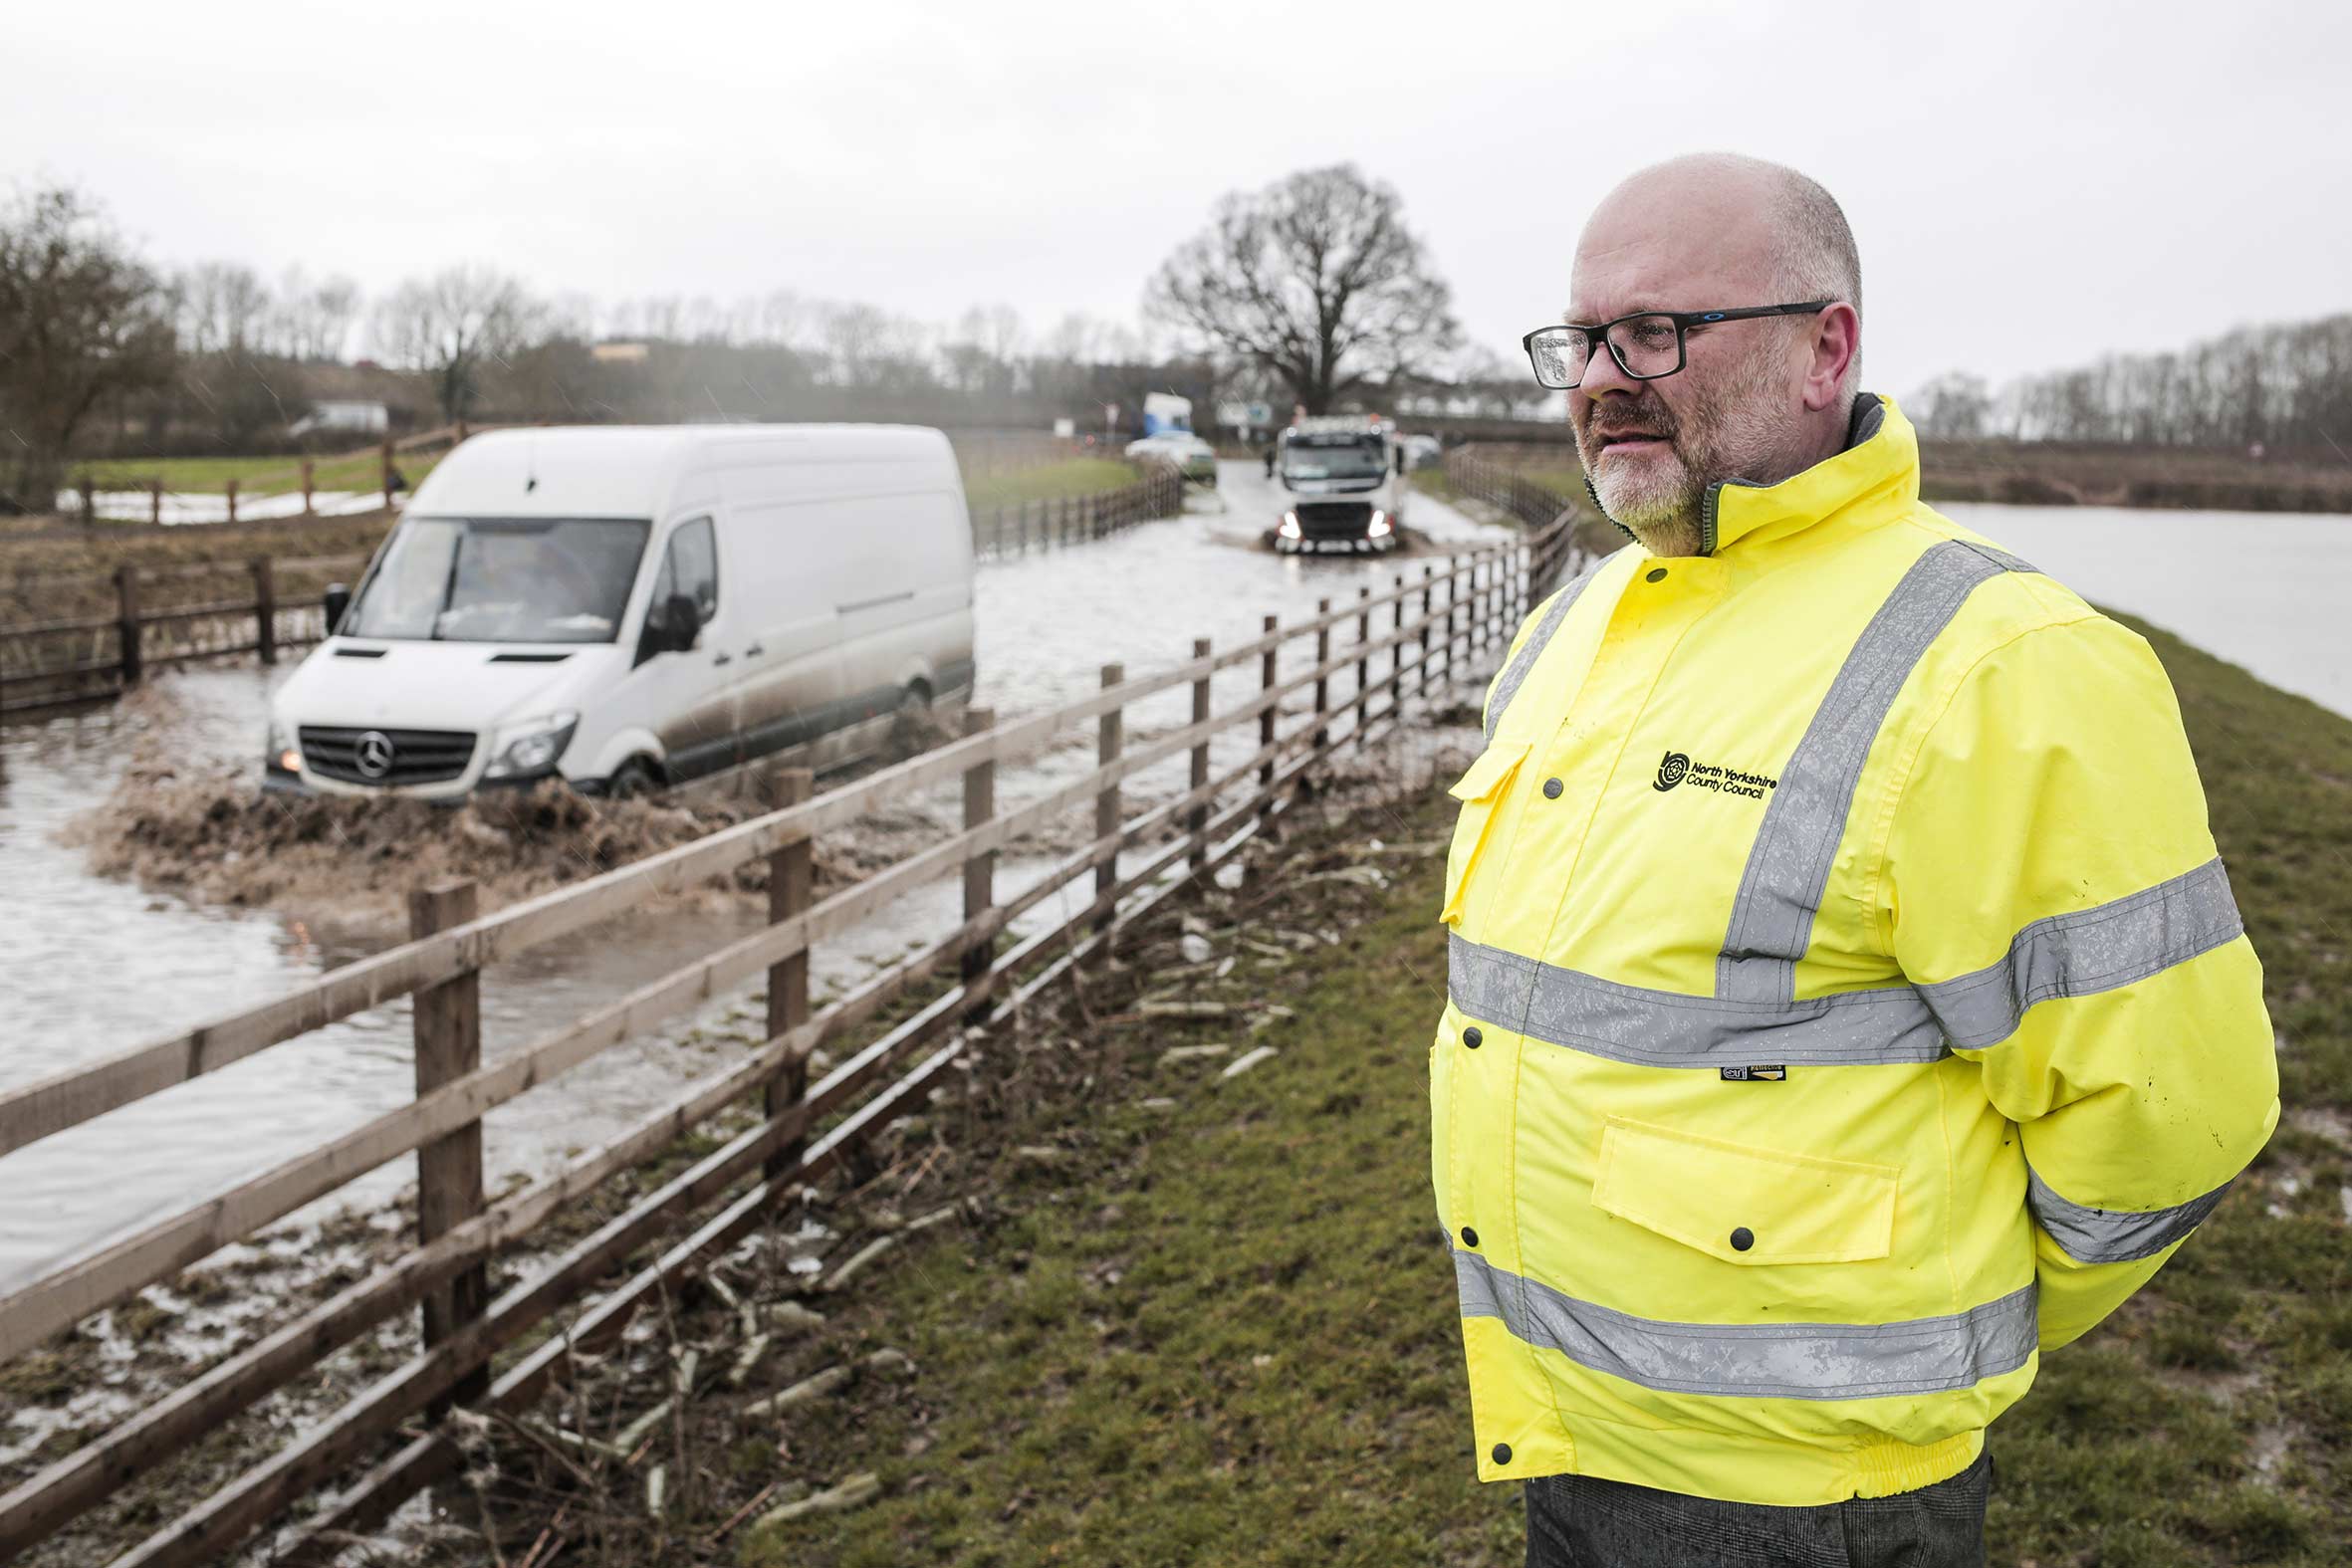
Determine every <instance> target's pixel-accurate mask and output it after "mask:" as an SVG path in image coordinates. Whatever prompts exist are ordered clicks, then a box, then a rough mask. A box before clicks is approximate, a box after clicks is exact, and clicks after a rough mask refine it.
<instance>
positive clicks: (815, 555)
mask: <svg viewBox="0 0 2352 1568" xmlns="http://www.w3.org/2000/svg"><path fill="white" fill-rule="evenodd" d="M337 597H338V596H336V595H333V594H331V595H330V603H329V612H328V618H329V625H330V627H331V628H332V633H333V634H332V635H330V636H329V637H328V639H327V640H326V641H325V642H324V643H322V644H321V645H320V646H319V647H318V648H316V649H315V650H313V652H312V653H311V655H310V657H309V658H307V659H305V660H304V661H303V663H302V666H301V668H299V669H298V670H296V671H295V672H294V674H293V675H292V676H291V677H289V678H288V680H287V681H286V684H285V685H284V686H282V687H281V688H279V690H278V693H277V695H276V697H275V699H274V700H273V701H272V703H271V708H270V733H269V742H268V760H267V763H266V765H265V770H264V784H265V785H266V786H269V787H275V788H281V789H291V788H308V789H313V790H319V791H323V792H333V793H347V794H348V793H387V792H388V793H397V794H412V795H424V796H456V795H462V794H464V793H465V792H467V791H468V790H471V789H473V788H475V787H476V786H477V785H498V784H529V783H531V782H533V781H535V780H539V779H544V778H548V777H550V776H554V775H561V776H562V777H563V778H565V779H566V780H568V781H570V782H571V783H572V784H576V785H578V786H580V787H581V788H583V789H586V790H588V791H591V792H603V791H609V792H613V793H622V794H628V793H639V792H643V791H644V790H647V789H650V788H655V787H660V786H663V785H668V784H683V783H686V782H688V781H691V780H696V779H706V778H709V777H711V776H714V775H717V774H720V773H722V772H724V771H726V770H728V769H732V768H736V767H740V766H742V765H744V764H747V763H752V762H767V761H782V762H788V763H794V764H798V765H802V766H807V767H811V768H816V769H820V770H823V769H825V768H831V767H835V766H838V765H839V764H842V763H845V762H850V761H853V760H855V759H857V758H859V757H862V756H866V755H868V754H870V753H872V752H874V751H877V750H879V749H880V748H881V747H882V746H883V744H884V743H886V742H887V740H888V738H889V734H890V731H891V728H892V725H893V723H894V722H895V719H896V716H897V714H898V713H899V712H900V711H901V710H903V709H919V708H926V707H929V706H931V705H933V704H935V703H936V704H941V705H946V706H954V705H958V704H960V703H961V702H962V701H963V700H965V699H967V698H969V696H970V695H971V689H972V680H973V674H974V666H973V660H972V525H971V520H970V518H969V516H968V515H967V513H966V512H965V509H964V488H963V481H962V478H961V476H960V475H959V473H958V471H957V468H956V459H955V453H954V451H953V450H952V449H951V448H950V447H949V446H948V442H947V438H946V437H945V436H944V435H942V434H940V432H938V431H936V430H925V429H917V428H912V427H907V426H893V425H703V426H692V425H689V426H667V427H630V426H589V427H567V428H546V429H514V430H501V431H494V432H490V433H486V434H483V435H479V436H476V437H474V438H473V439H472V440H470V441H468V442H466V443H465V444H464V445H462V446H460V447H458V448H457V449H456V450H455V451H453V452H452V453H450V454H449V456H448V457H447V458H446V459H444V460H443V461H442V463H441V465H440V466H439V467H438V468H436V469H434V470H433V472H432V473H431V474H430V475H429V476H428V477H427V478H426V479H425V481H424V483H423V484H422V485H420V486H419V487H418V488H417V491H416V494H415V496H414V497H413V498H412V499H411V500H410V502H409V504H408V508H407V511H406V514H405V515H404V516H403V517H402V518H401V520H400V523H399V526H398V527H397V528H396V529H394V530H393V532H392V534H391V536H390V537H389V538H388V539H386V540H385V541H384V544H383V547H382V548H381V549H380V550H378V551H377V552H376V554H375V559H374V560H372V561H371V562H370V563H369V564H368V567H367V571H366V574H365V575H364V576H363V577H362V578H361V579H360V581H359V585H358V588H357V590H356V591H355V592H354V593H353V594H352V595H351V597H350V601H349V603H348V605H344V604H340V603H338V602H336V600H337Z"/></svg>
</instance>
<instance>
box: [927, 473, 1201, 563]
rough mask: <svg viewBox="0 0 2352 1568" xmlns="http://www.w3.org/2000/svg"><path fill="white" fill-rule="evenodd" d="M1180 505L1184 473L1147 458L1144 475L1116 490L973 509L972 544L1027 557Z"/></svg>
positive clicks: (983, 552) (993, 553)
mask: <svg viewBox="0 0 2352 1568" xmlns="http://www.w3.org/2000/svg"><path fill="white" fill-rule="evenodd" d="M1183 510H1184V475H1183V474H1182V473H1181V472H1179V471H1178V470H1177V468H1176V467H1175V466H1174V465H1173V464H1170V463H1156V462H1155V463H1146V464H1145V465H1144V467H1143V477H1142V478H1140V479H1138V480H1136V481H1135V483H1133V484H1131V485H1122V486H1120V487H1119V488H1117V489H1115V490H1101V491H1095V492H1093V493H1091V494H1088V495H1079V496H1058V497H1056V498H1054V499H1053V500H1050V501H1017V502H1014V503H1012V504H1011V505H1009V506H1002V507H996V508H994V509H992V510H990V511H987V512H975V513H973V514H972V549H973V551H974V553H975V554H977V555H980V556H983V557H1005V556H1026V555H1028V554H1030V553H1031V552H1032V551H1039V550H1053V549H1056V548H1058V547H1060V546H1064V545H1079V544H1084V543H1087V542H1089V541H1092V540H1098V539H1107V538H1109V537H1110V536H1111V535H1113V534H1116V533H1120V532H1122V531H1124V530H1126V529H1130V528H1133V527H1134V526H1135V525H1136V524H1138V523H1149V522H1151V521H1153V520H1154V519H1156V518H1167V517H1174V516H1175V515H1176V514H1177V513H1179V512H1181V511H1183Z"/></svg>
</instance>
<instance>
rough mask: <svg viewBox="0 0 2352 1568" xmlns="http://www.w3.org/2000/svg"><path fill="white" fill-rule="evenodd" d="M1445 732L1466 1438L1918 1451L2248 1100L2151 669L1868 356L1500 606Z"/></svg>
mask: <svg viewBox="0 0 2352 1568" xmlns="http://www.w3.org/2000/svg"><path fill="white" fill-rule="evenodd" d="M1486 739H1487V745H1486V749H1485V751H1484V752H1483V753H1482V754H1481V755H1480V756H1479V757H1478V759H1477V761H1476V762H1475V763H1473V764H1472V765H1471V767H1470V770H1469V772H1467V773H1466V774H1464V775H1463V777H1462V779H1461V781H1460V782H1459V783H1457V784H1455V785H1454V786H1453V789H1452V793H1453V794H1454V795H1455V796H1456V798H1458V799H1459V800H1460V801H1461V802H1462V807H1461V815H1460V818H1459V821H1458V824H1457V825H1456V827H1455V830H1454V837H1453V842H1452V847H1451V849H1450V851H1449V853H1448V856H1447V862H1446V891H1445V907H1444V914H1443V918H1444V921H1445V923H1446V925H1447V926H1448V927H1449V928H1450V929H1449V934H1448V943H1449V954H1448V960H1447V992H1448V997H1447V1005H1446V1009H1445V1012H1444V1015H1443V1017H1442V1018H1441V1020H1440V1022H1439V1025H1438V1031H1437V1038H1436V1041H1435V1043H1434V1044H1433V1045H1432V1046H1431V1049H1430V1062H1429V1066H1430V1089H1431V1109H1432V1140H1431V1144H1432V1148H1431V1155H1432V1166H1431V1174H1432V1176H1433V1178H1434V1180H1435V1184H1436V1189H1437V1208H1438V1219H1439V1223H1440V1224H1441V1225H1442V1226H1443V1227H1444V1231H1445V1236H1446V1243H1447V1246H1448V1248H1449V1250H1450V1251H1451V1253H1452V1257H1453V1262H1454V1267H1455V1275H1456V1283H1457V1286H1458V1289H1459V1292H1460V1298H1461V1315H1462V1337H1463V1341H1464V1347H1465V1350H1466V1352H1467V1355H1468V1360H1469V1372H1470V1396H1471V1413H1472V1420H1473V1425H1474V1428H1475V1437H1476V1443H1477V1456H1478V1473H1479V1477H1480V1478H1481V1479H1482V1480H1513V1479H1525V1478H1527V1477H1529V1476H1534V1475H1544V1474H1552V1473H1560V1472H1576V1473H1583V1474H1591V1475H1599V1476H1605V1477H1608V1478H1611V1479H1616V1480H1623V1481H1631V1482H1634V1483H1637V1484H1640V1485H1645V1486H1653V1487H1660V1488H1663V1489H1666V1490H1671V1491H1679V1492H1686V1493H1692V1494H1696V1495H1701V1496H1708V1497H1719V1498H1728V1499H1732V1500H1737V1501H1742V1502H1756V1503H1779V1504H1799V1503H1827V1502H1834V1501H1837V1500H1840V1499H1842V1498H1847V1497H1855V1496H1861V1497H1871V1496H1885V1495H1888V1494H1891V1493H1895V1492H1900V1491H1907V1490H1911V1489H1913V1488H1916V1487H1920V1486H1924V1485H1928V1484H1930V1483H1932V1482H1934V1481H1937V1480H1941V1479H1943V1478H1944V1477H1946V1476H1949V1475H1952V1474H1954V1473H1956V1472H1958V1471H1959V1470H1961V1469H1963V1468H1965V1467H1966V1466H1967V1465H1968V1464H1969V1463H1971V1462H1972V1461H1973V1460H1974V1459H1975V1457H1976V1456H1977V1454H1978V1453H1979V1451H1980V1450H1981V1449H1982V1447H1983V1444H1984V1430H1985V1428H1986V1426H1987V1424H1988V1423H1990V1422H1991V1421H1992V1420H1993V1418H1994V1417H1996V1416H1998V1415H1999V1414H2000V1412H2001V1411H2002V1410H2004V1409H2005V1408H2007V1406H2008V1405H2009V1404H2010V1403H2011V1402H2012V1401H2014V1400H2015V1399H2016V1398H2017V1397H2018V1396H2019V1395H2020V1394H2022V1393H2023V1392H2024V1391H2025V1389H2026V1387H2027V1385H2028V1384H2030V1383H2031V1382H2032V1380H2033V1373H2034V1368H2035V1366H2036V1364H2037V1359H2038V1355H2039V1352H2040V1351H2041V1350H2044V1349H2049V1348H2052V1347H2055V1346H2058V1345H2062V1344H2065V1343H2066V1342H2067V1341H2069V1340H2072V1339H2074V1338H2075V1337H2076V1336H2078V1335H2080V1334H2081V1333H2083V1332H2084V1331H2085V1330H2086V1329H2088V1328H2089V1327H2091V1325H2093V1324H2094V1323H2096V1322H2098V1321H2099V1319H2100V1318H2102V1317H2104V1316H2106V1314H2107V1313H2109V1312H2110V1311H2112V1310H2113V1309H2114V1308H2115V1307H2116V1306H2117V1305H2118V1304H2119V1303H2120V1302H2122V1300H2123V1299H2124V1298H2125V1297H2126V1296H2128V1295H2130V1294H2131V1292H2132V1291H2133V1290H2135V1289H2137V1288H2138V1287H2139V1286H2140V1285H2141V1284H2142V1283H2144V1282H2145V1281H2146V1280H2147V1279H2148V1278H2149V1276H2150V1275H2152V1274H2153V1273H2155V1271H2156V1269H2157V1268H2158V1267H2159V1266H2160V1265H2161V1264H2162V1263H2163V1261H2164V1260H2165V1258H2166V1257H2167V1256H2169V1255H2170V1254H2171V1252H2172V1251H2173V1249H2174V1248H2175V1247H2176V1246H2178V1245H2179V1244H2180V1242H2181V1240H2182V1238H2183V1237H2184V1236H2185V1235H2186V1234H2187V1233H2188V1232H2189V1231H2190V1230H2191V1229H2192V1228H2193V1227H2195V1226H2196V1225H2197V1224H2198V1222H2199V1221H2201V1220H2202V1219H2203V1218H2204V1217H2205V1216H2206V1214H2207V1213H2208V1212H2210V1211H2211V1210H2212V1209H2213V1207H2214V1205H2215V1204H2216V1203H2217V1202H2219V1201H2220V1198H2221V1196H2222V1190H2223V1189H2224V1187H2226V1186H2227V1184H2228V1183H2229V1182H2230V1181H2231V1180H2232V1179H2233V1178H2234V1176H2235V1175H2236V1174H2237V1173H2238V1172H2239V1171H2240V1170H2241V1169H2242V1168H2243V1167H2244V1166H2245V1164H2246V1162H2247V1161H2249V1160H2250V1159H2251V1158H2252V1157H2253V1155H2254V1153H2255V1151H2256V1150H2257V1149H2259V1148H2260V1147H2261V1145H2262V1143H2263V1142H2264V1140H2265V1139H2267V1138H2268V1136H2269V1134H2270V1131H2271V1129H2272V1127H2273V1126H2275V1124H2276V1122H2277V1118H2278V1101H2277V1084H2278V1080H2277V1068H2276V1061H2275V1058H2274V1056H2273V1050H2272V1043H2271V1040H2272V1036H2271V1031H2270V1025H2269V1020H2268V1018H2267V1016H2266V1014H2265V1012H2264V1010H2263V1006H2262V995H2261V969H2260V965H2259V964H2258V963H2257V961H2256V960H2255V957H2254V954H2253V950H2252V948H2251V947H2250V946H2249V945H2248V943H2247V941H2246V939H2245V936H2244V933H2243V930H2242V928H2241V925H2240V923H2239V919H2238V912H2237V909H2236V906H2235V904H2234V901H2233V899H2232V896H2231V892H2230V884H2229V880H2228V878H2227V877H2226V875H2225V874H2224V872H2223V867H2222V863H2221V860H2220V858H2219V857H2218V855H2217V853H2216V850H2215V846H2214V840H2213V837H2212V835H2211V833H2210V831H2209V829H2208V827H2207V820H2206V808H2205V797H2204V793H2203V791H2202V789H2201V787H2200V785H2199V783H2198V778H2197V772H2196V768H2195V765H2194V764H2193V762H2192V761H2191V758H2190V754H2189V747H2188V743H2187V741H2186V739H2185V737H2184V735H2183V733H2182V728H2181V718H2180V710H2179V707H2178V705H2177V704H2176V702H2175V700H2174V697H2173V692H2172V687H2171V684H2170V682H2169V681H2168V680H2167V679H2166V676H2165V672H2164V670H2163V668H2162V667H2161V666H2160V665H2159V664H2158V663H2157V660H2156V658H2155V656H2154V654H2153V653H2152V652H2151V651H2150V649H2149V647H2148V645H2147V643H2146V641H2145V640H2144V639H2143V638H2141V637H2139V636H2137V635H2135V634H2134V633H2132V632H2130V631H2128V630H2126V629H2125V628H2124V627H2122V626H2120V625H2118V624H2116V623H2115V622H2114V621H2112V620H2109V619H2107V618H2106V617H2104V616H2102V615H2100V614H2099V613H2098V612H2097V611H2095V610H2093V609H2091V608H2090V607H2089V606H2088V605H2086V604H2085V603H2084V602H2083V601H2082V600H2081V599H2080V598H2078V597H2076V596H2075V595H2074V594H2073V593H2071V592H2069V591H2067V590H2066V589H2065V588H2063V587H2061V586H2060V585H2059V584H2057V583H2056V582H2053V581H2051V580H2050V579H2049V578H2048V577H2047V576H2044V575H2042V574H2041V573H2039V572H2037V571H2035V570H2034V568H2033V567H2032V566H2030V565H2028V564H2027V563H2026V562H2025V561H2023V560H2019V559H2017V558H2016V557H2015V556H2012V555H2010V554H2008V553H2007V552H2005V551H2002V550H2000V549H1999V548H1998V547H1996V546H1994V545H1993V544H1991V543H1990V542H1988V541H1986V540H1985V539H1983V538H1982V537H1981V536H1979V535H1976V534H1973V533H1971V532H1970V531H1968V530H1967V529H1964V528H1962V527H1960V526H1959V525H1957V524H1955V523H1953V522H1952V521H1950V520H1949V519H1946V518H1944V517H1941V516H1939V515H1937V514H1936V513H1935V512H1933V511H1931V510H1929V509H1928V508H1927V507H1926V506H1923V505H1922V504H1921V502H1920V500H1919V449H1918V442H1917V440H1916V438H1915V436H1914V434H1913V432H1912V428H1911V426H1910V424H1909V423H1908V422H1907V421H1906V420H1905V419H1904V418H1903V416H1902V414H1901V413H1900V411H1898V410H1897V409H1896V408H1895V407H1894V405H1893V404H1892V403H1891V402H1888V401H1885V400H1883V399H1879V398H1875V397H1865V398H1863V399H1862V400H1860V402H1859V404H1858V406H1857V409H1856V414H1855V419H1854V424H1853V427H1852V439H1851V440H1850V441H1849V444H1848V446H1847V447H1846V449H1845V450H1844V451H1842V452H1841V453H1839V454H1838V455H1837V456H1835V457H1832V458H1829V459H1827V460H1826V461H1824V462H1821V463H1819V464H1817V465H1815V466H1814V467H1812V468H1810V469H1807V470H1806V471H1804V472H1803V473H1801V474H1798V475H1796V476H1795V477H1794V478H1792V479H1789V480H1787V481H1785V482H1783V483H1781V484H1777V485H1772V486H1768V487H1759V486H1743V485H1739V484H1726V485H1720V486H1715V487H1711V488H1710V490H1709V491H1708V492H1707V495H1706V501H1705V511H1704V522H1703V544H1702V553H1701V554H1700V555H1698V556H1695V557H1673V558H1661V557H1654V556H1651V555H1649V554H1647V553H1646V552H1645V551H1643V550H1642V549H1641V548H1639V547H1638V546H1635V547H1632V548H1628V549H1624V550H1620V551H1618V552H1617V553H1616V554H1614V555H1612V556H1610V557H1608V558H1607V559H1606V560H1602V561H1601V562H1599V563H1598V564H1597V565H1596V566H1594V567H1592V568H1591V569H1590V570H1587V571H1585V572H1584V573H1582V574H1581V575H1580V576H1579V577H1577V578H1576V579H1575V580H1573V581H1571V582H1570V583H1568V584H1567V586H1566V587H1564V588H1562V589H1561V590H1560V591H1559V592H1557V593H1555V594H1553V595H1552V596H1551V597H1550V598H1548V599H1546V600H1545V601H1544V602H1543V603H1542V604H1540V605H1538V606H1537V607H1536V608H1535V610H1534V612H1533V613H1532V614H1530V615H1529V618H1528V621H1527V623H1526V624H1525V626H1523V628H1522V629H1521V630H1520V632H1519V634H1518V636H1517V638H1516V639H1515V641H1514V643H1513V645H1512V651H1511V653H1510V655H1509V657H1508V658H1507V660H1506V662H1505V664H1504V667H1503V669H1502V671H1501V672H1500V673H1499V674H1498V675H1497V676H1496V678H1495V681H1494V684H1493V685H1492V686H1491V687H1490V688H1489V691H1488V695H1487V704H1486Z"/></svg>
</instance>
